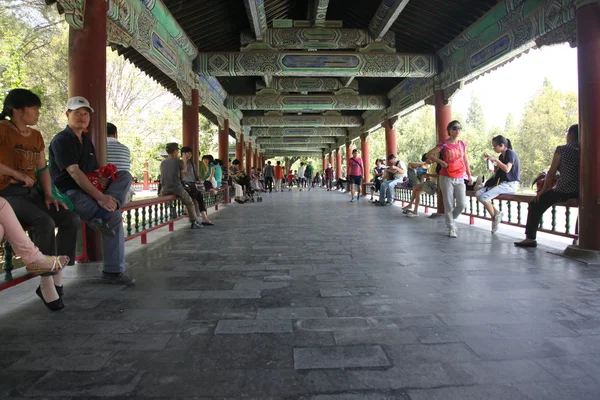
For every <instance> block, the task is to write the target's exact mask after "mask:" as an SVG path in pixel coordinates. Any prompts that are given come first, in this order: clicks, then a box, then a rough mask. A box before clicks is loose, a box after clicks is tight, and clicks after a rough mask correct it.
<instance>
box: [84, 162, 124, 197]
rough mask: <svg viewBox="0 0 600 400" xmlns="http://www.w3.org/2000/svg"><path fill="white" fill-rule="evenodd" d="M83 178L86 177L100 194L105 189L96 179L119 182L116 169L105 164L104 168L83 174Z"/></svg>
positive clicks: (111, 165)
mask: <svg viewBox="0 0 600 400" xmlns="http://www.w3.org/2000/svg"><path fill="white" fill-rule="evenodd" d="M85 176H87V178H88V179H89V180H90V182H92V185H94V186H95V187H96V189H98V190H99V191H101V192H102V193H104V191H105V190H106V189H105V188H103V187H102V185H100V180H99V179H98V178H100V177H103V178H110V179H112V181H113V182H116V181H118V180H119V176H118V175H117V167H116V166H115V165H113V164H106V165H105V166H104V167H100V168H98V170H97V171H94V172H90V173H87V174H85Z"/></svg>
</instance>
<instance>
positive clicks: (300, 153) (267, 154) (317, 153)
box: [265, 150, 323, 158]
mask: <svg viewBox="0 0 600 400" xmlns="http://www.w3.org/2000/svg"><path fill="white" fill-rule="evenodd" d="M322 155H323V151H290V150H280V151H275V150H273V151H271V150H269V151H268V152H265V157H266V158H273V157H321V156H322Z"/></svg>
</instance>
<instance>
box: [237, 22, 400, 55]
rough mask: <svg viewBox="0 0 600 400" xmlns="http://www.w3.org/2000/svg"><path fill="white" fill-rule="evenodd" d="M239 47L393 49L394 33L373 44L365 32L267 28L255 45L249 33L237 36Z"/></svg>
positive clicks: (248, 48) (358, 30)
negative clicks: (374, 46)
mask: <svg viewBox="0 0 600 400" xmlns="http://www.w3.org/2000/svg"><path fill="white" fill-rule="evenodd" d="M240 43H241V45H242V48H244V49H246V50H257V51H259V50H260V49H261V48H263V49H265V48H266V49H269V50H344V49H347V50H357V49H361V48H363V47H365V46H367V45H369V44H372V43H383V44H386V45H387V46H389V47H390V48H394V47H396V35H395V34H394V32H388V33H386V34H384V35H383V36H382V37H381V39H380V40H375V38H374V37H373V35H371V32H369V31H368V30H367V29H341V28H321V27H313V28H269V29H267V30H266V32H265V33H264V35H263V40H262V43H260V44H259V43H257V40H256V38H255V37H254V35H252V34H251V33H250V31H242V32H240Z"/></svg>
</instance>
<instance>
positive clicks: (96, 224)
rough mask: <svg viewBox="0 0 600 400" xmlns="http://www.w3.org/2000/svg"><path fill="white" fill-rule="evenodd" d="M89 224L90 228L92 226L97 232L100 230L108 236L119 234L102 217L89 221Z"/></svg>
mask: <svg viewBox="0 0 600 400" xmlns="http://www.w3.org/2000/svg"><path fill="white" fill-rule="evenodd" d="M87 226H89V227H90V228H92V229H93V230H95V231H96V232H98V233H100V234H102V235H106V236H110V237H115V236H117V234H116V233H115V231H114V230H112V229H111V228H110V227H109V226H108V224H107V223H106V222H104V221H102V220H101V219H97V218H96V219H93V220H91V221H88V222H87Z"/></svg>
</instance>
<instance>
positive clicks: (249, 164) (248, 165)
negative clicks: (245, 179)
mask: <svg viewBox="0 0 600 400" xmlns="http://www.w3.org/2000/svg"><path fill="white" fill-rule="evenodd" d="M250 168H252V143H248V148H247V149H246V173H247V174H249V173H250Z"/></svg>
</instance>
